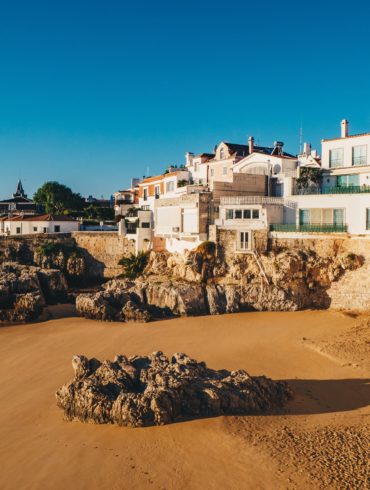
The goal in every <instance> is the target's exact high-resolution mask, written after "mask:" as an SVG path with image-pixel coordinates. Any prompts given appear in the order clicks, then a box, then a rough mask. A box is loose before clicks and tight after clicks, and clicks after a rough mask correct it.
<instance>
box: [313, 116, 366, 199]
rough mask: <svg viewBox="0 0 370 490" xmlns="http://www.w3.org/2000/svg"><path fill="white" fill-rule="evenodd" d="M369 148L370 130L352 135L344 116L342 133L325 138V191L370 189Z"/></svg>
mask: <svg viewBox="0 0 370 490" xmlns="http://www.w3.org/2000/svg"><path fill="white" fill-rule="evenodd" d="M369 151H370V133H364V134H356V135H349V123H348V121H347V120H346V119H343V121H342V122H341V136H340V137H338V138H331V139H323V140H322V169H323V190H324V192H330V190H331V189H333V190H335V191H336V190H337V189H338V188H341V189H342V190H345V189H344V188H347V190H348V191H351V190H352V191H353V192H359V191H362V190H363V191H364V192H366V191H367V192H370V154H369ZM351 188H352V189H351Z"/></svg>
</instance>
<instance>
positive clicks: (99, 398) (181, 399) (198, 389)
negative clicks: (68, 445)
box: [56, 352, 292, 427]
mask: <svg viewBox="0 0 370 490" xmlns="http://www.w3.org/2000/svg"><path fill="white" fill-rule="evenodd" d="M72 366H73V369H74V372H75V376H74V379H73V380H72V381H71V382H69V383H67V384H65V385H64V386H62V387H61V388H60V389H59V390H58V391H57V392H56V401H57V406H58V407H59V408H61V409H62V410H63V411H64V417H65V419H66V420H69V421H72V420H79V421H81V422H93V423H97V424H117V425H120V426H128V427H144V426H149V425H164V424H169V423H171V422H175V421H180V420H184V419H189V418H190V419H192V418H197V417H210V416H217V415H236V414H238V415H246V414H258V413H266V412H269V411H271V410H276V409H277V408H280V407H282V406H283V405H284V404H285V403H286V402H287V400H289V399H290V398H291V396H292V392H291V390H290V388H289V387H288V385H287V384H286V383H285V382H282V381H273V380H271V379H269V378H266V377H264V376H258V377H251V376H249V374H248V373H247V372H246V371H243V370H239V371H226V370H220V371H216V370H213V369H209V368H208V367H207V366H206V364H205V363H204V362H197V361H196V360H194V359H191V358H190V357H188V356H187V355H185V354H182V353H177V354H174V355H173V356H172V357H171V358H168V357H166V356H165V355H164V354H163V353H162V352H154V353H153V354H151V355H150V356H143V357H141V356H134V357H126V356H124V355H119V356H116V357H115V359H114V361H113V362H111V361H103V362H100V361H98V360H97V359H90V360H89V359H87V358H86V357H85V356H74V357H73V360H72Z"/></svg>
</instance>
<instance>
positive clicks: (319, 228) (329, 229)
mask: <svg viewBox="0 0 370 490" xmlns="http://www.w3.org/2000/svg"><path fill="white" fill-rule="evenodd" d="M347 229H348V226H347V225H345V224H328V225H326V224H325V225H324V224H310V225H296V224H275V225H270V231H280V232H284V233H347Z"/></svg>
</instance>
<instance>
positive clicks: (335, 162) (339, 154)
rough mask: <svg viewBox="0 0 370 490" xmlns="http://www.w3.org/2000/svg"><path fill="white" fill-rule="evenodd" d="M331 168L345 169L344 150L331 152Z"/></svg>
mask: <svg viewBox="0 0 370 490" xmlns="http://www.w3.org/2000/svg"><path fill="white" fill-rule="evenodd" d="M329 167H331V168H335V167H343V148H335V149H334V150H330V151H329Z"/></svg>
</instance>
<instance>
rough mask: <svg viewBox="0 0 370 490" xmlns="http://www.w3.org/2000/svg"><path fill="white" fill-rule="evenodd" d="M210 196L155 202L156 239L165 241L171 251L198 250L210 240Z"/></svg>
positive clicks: (205, 193) (181, 197)
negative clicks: (204, 242) (208, 238)
mask: <svg viewBox="0 0 370 490" xmlns="http://www.w3.org/2000/svg"><path fill="white" fill-rule="evenodd" d="M210 200H211V194H210V193H209V192H201V193H193V194H184V195H182V196H179V197H174V198H167V199H159V200H158V201H157V202H156V203H155V212H154V221H155V230H154V234H155V237H158V238H163V239H165V248H166V249H167V250H168V251H169V252H183V251H184V250H192V249H194V248H196V247H197V246H198V245H199V244H200V243H202V242H203V241H204V240H207V237H208V225H209V212H210Z"/></svg>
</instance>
